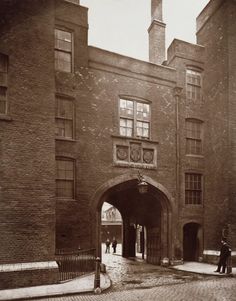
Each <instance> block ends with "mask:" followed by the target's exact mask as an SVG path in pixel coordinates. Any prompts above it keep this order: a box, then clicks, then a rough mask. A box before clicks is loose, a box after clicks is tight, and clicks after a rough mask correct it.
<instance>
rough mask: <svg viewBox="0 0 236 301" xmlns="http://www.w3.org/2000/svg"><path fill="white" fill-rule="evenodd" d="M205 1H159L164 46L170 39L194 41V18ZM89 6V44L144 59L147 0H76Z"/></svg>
mask: <svg viewBox="0 0 236 301" xmlns="http://www.w3.org/2000/svg"><path fill="white" fill-rule="evenodd" d="M208 2H209V0H163V22H164V23H166V47H168V46H169V45H170V43H171V42H172V40H173V39H174V38H177V39H181V40H185V41H187V42H190V43H196V37H195V32H196V17H197V16H198V15H199V13H200V12H201V10H202V9H203V8H204V7H205V6H206V5H207V3H208ZM80 4H81V5H83V6H86V7H88V8H89V45H92V46H95V47H99V48H102V49H106V50H109V51H112V52H116V53H120V54H123V55H127V56H130V57H134V58H137V59H141V60H146V61H147V60H148V32H147V29H148V27H149V26H150V23H151V0H80Z"/></svg>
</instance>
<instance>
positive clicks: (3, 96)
mask: <svg viewBox="0 0 236 301" xmlns="http://www.w3.org/2000/svg"><path fill="white" fill-rule="evenodd" d="M8 65H9V61H8V56H7V55H5V54H3V53H0V115H1V116H6V115H8V113H9V103H8V86H7V76H8ZM2 107H3V108H4V110H1V109H2Z"/></svg>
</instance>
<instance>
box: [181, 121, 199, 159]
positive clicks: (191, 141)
mask: <svg viewBox="0 0 236 301" xmlns="http://www.w3.org/2000/svg"><path fill="white" fill-rule="evenodd" d="M185 126H186V154H190V155H201V154H202V136H203V134H202V121H200V120H197V119H186V122H185Z"/></svg>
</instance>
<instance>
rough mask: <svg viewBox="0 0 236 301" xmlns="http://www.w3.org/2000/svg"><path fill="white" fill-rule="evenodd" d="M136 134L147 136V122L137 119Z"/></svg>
mask: <svg viewBox="0 0 236 301" xmlns="http://www.w3.org/2000/svg"><path fill="white" fill-rule="evenodd" d="M137 136H139V137H145V138H148V137H149V124H148V123H147V122H141V121H137Z"/></svg>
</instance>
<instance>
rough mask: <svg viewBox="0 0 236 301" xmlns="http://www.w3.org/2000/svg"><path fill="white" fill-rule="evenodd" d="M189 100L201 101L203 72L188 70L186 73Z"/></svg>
mask: <svg viewBox="0 0 236 301" xmlns="http://www.w3.org/2000/svg"><path fill="white" fill-rule="evenodd" d="M186 84H187V87H186V89H187V99H192V100H200V99H201V85H202V79H201V72H199V71H195V70H190V69H187V71H186Z"/></svg>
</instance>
